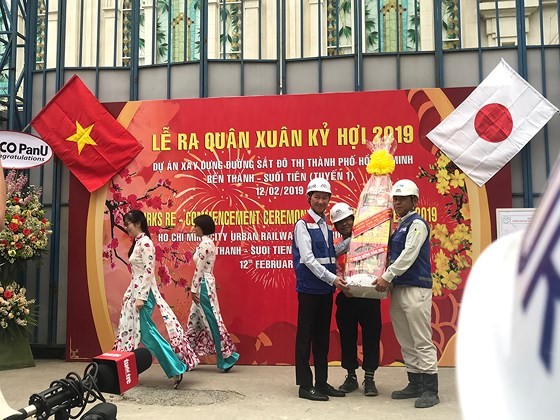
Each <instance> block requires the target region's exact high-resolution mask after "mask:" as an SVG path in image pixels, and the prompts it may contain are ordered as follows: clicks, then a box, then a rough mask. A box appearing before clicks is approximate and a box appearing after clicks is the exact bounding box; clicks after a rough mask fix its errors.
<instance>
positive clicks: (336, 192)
mask: <svg viewBox="0 0 560 420" xmlns="http://www.w3.org/2000/svg"><path fill="white" fill-rule="evenodd" d="M471 90H472V89H471V88H455V89H422V90H410V91H380V92H361V93H336V94H312V95H293V96H292V95H286V96H268V97H238V98H211V99H185V100H165V101H140V102H129V103H126V104H108V105H106V107H107V108H108V109H109V110H110V111H111V112H112V113H113V114H114V115H115V116H117V115H118V119H119V121H120V122H121V124H123V126H124V127H126V128H127V129H128V130H129V131H130V133H131V134H132V135H134V136H135V137H136V138H137V139H138V140H139V141H140V142H141V143H142V144H143V146H144V150H143V151H142V152H141V153H140V154H139V155H138V156H137V158H136V159H135V160H134V161H133V162H132V163H131V164H130V165H129V166H128V167H127V168H126V169H124V170H123V171H122V172H121V173H120V174H119V175H118V176H115V177H114V178H113V179H112V181H111V182H110V184H109V185H107V186H106V187H105V188H102V189H100V190H98V191H96V192H95V193H94V194H92V195H89V193H88V192H87V191H86V190H85V188H83V187H82V186H81V184H79V182H78V181H76V180H75V179H72V181H71V191H70V194H71V198H70V200H71V201H70V203H71V205H70V224H71V229H70V232H71V234H70V252H69V261H70V264H69V285H68V290H69V299H68V302H69V304H68V326H67V359H68V360H83V359H89V358H91V357H93V356H96V355H97V354H99V353H101V352H104V351H107V350H109V349H110V348H111V347H112V344H113V340H114V331H115V328H116V324H117V322H118V318H119V311H120V306H121V300H122V296H123V293H124V291H125V289H126V287H127V285H128V283H129V281H130V274H129V270H128V267H127V251H128V249H129V247H130V244H131V240H130V239H129V238H128V237H127V235H126V233H125V230H124V227H123V220H122V216H123V214H124V213H126V212H127V211H129V210H130V209H141V210H142V211H144V212H145V213H146V214H147V216H148V221H149V224H150V226H151V232H152V237H153V239H154V243H155V245H156V250H157V251H156V258H157V263H158V271H157V275H158V283H159V285H160V290H161V292H162V294H163V295H164V296H165V298H166V299H167V301H168V302H169V303H170V305H171V306H172V307H173V309H174V311H175V313H176V314H177V316H178V317H179V319H180V320H181V322H182V323H183V324H184V323H185V322H186V320H187V316H188V313H189V307H190V305H191V296H190V293H189V291H188V286H189V285H190V282H191V278H192V274H193V271H194V266H193V263H191V262H190V253H191V251H193V249H194V248H195V246H196V245H197V243H198V240H197V238H196V236H195V235H194V233H193V232H192V221H193V219H194V218H195V217H196V216H197V215H199V214H201V213H208V214H210V215H211V216H212V217H213V218H214V220H215V221H216V223H217V232H216V234H215V241H216V243H217V245H218V257H217V263H216V267H215V276H216V279H217V283H218V296H219V301H220V307H221V311H222V315H223V318H224V321H225V323H226V325H227V327H228V329H229V331H230V333H231V334H232V338H233V341H234V342H235V343H236V345H237V348H238V351H239V353H240V354H241V358H240V363H243V364H293V362H294V341H295V331H296V313H297V295H296V292H295V277H294V273H293V268H292V255H291V239H292V232H293V225H294V223H295V222H296V221H297V220H298V218H299V217H300V216H301V215H302V214H303V213H304V212H305V211H306V210H307V208H308V204H307V201H306V196H305V188H306V185H307V183H308V182H309V180H310V179H312V178H314V177H317V176H320V177H324V178H327V179H329V180H330V181H331V184H332V189H333V195H332V199H331V205H332V204H334V203H337V202H340V201H344V202H347V203H349V204H350V205H352V206H354V207H355V206H356V205H357V200H358V198H359V195H360V191H361V189H362V187H363V185H364V183H365V182H366V180H367V178H368V174H367V172H366V170H365V168H366V164H367V163H368V157H369V151H368V150H367V148H366V146H365V145H364V142H365V141H366V140H371V139H373V138H376V137H379V136H383V135H388V134H393V136H394V138H395V141H396V142H397V143H398V147H397V151H396V153H395V160H396V162H397V166H396V170H395V172H394V174H393V175H392V179H393V181H396V180H398V179H401V178H410V179H413V180H414V181H415V182H416V183H417V184H418V186H419V188H420V194H421V195H420V200H419V209H418V211H419V213H420V214H421V215H422V216H423V217H424V218H425V219H426V220H427V221H428V222H429V224H430V226H431V229H432V235H431V243H432V263H433V272H434V276H433V279H434V289H433V290H434V295H435V297H434V301H433V329H434V342H435V343H436V346H437V349H438V357H439V361H440V365H453V363H454V337H455V334H456V329H457V317H458V313H459V307H460V302H461V294H462V290H463V288H464V286H465V279H466V278H467V275H468V273H469V269H470V267H471V266H472V263H473V261H474V259H475V258H476V256H477V255H478V254H479V253H480V251H481V250H482V249H483V248H484V247H485V246H486V245H488V244H489V243H490V242H491V240H492V232H495V226H494V224H495V223H494V220H493V215H494V214H495V208H497V207H510V206H511V187H510V185H511V180H510V172H509V171H510V170H509V166H508V167H506V168H505V169H503V170H502V171H500V172H499V173H498V175H496V177H494V178H493V179H492V180H491V181H490V182H489V183H488V184H486V186H485V187H482V188H479V187H478V186H476V185H475V184H474V183H473V182H471V181H470V180H469V179H468V178H467V177H466V176H464V175H463V173H462V172H461V171H459V170H458V169H457V168H456V167H455V166H454V165H453V164H452V163H451V162H449V160H448V159H447V158H446V157H445V156H442V155H441V154H440V152H439V151H438V150H437V149H436V148H435V147H434V146H433V144H432V143H431V142H430V141H429V140H427V138H426V137H425V135H426V133H428V132H429V131H430V130H431V129H432V128H433V127H434V126H436V125H437V124H438V123H439V122H440V121H441V120H442V119H443V118H444V117H445V116H446V115H448V114H449V113H450V112H451V111H452V110H453V109H454V108H455V107H456V106H457V105H458V104H459V103H461V102H462V101H463V100H464V98H465V97H466V96H468V94H469V93H470V92H471ZM92 170H93V169H92ZM488 280H489V281H491V280H492V279H488ZM388 304H389V302H388V301H383V303H382V314H383V333H382V350H381V357H382V364H383V365H388V364H393V363H398V362H399V361H400V360H402V358H401V354H400V349H399V346H398V344H397V342H396V339H395V337H394V335H393V329H392V326H391V320H390V317H389V312H388V306H389V305H388ZM156 312H157V311H156ZM333 313H334V311H333ZM158 316H159V315H158ZM333 318H334V317H333ZM158 322H161V320H158ZM160 325H161V323H160ZM481 345H484V343H481ZM329 360H330V361H331V362H333V363H336V362H337V361H339V360H340V343H339V338H338V331H337V329H336V324H335V323H334V321H333V323H332V333H331V350H330V353H329ZM208 361H210V360H208Z"/></svg>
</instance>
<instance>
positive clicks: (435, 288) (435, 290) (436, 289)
mask: <svg viewBox="0 0 560 420" xmlns="http://www.w3.org/2000/svg"><path fill="white" fill-rule="evenodd" d="M441 289H442V287H441V283H440V282H439V280H437V279H435V280H434V282H433V283H432V294H433V295H434V296H441V295H442V294H443V292H442V291H441Z"/></svg>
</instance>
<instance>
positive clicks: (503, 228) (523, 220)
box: [496, 208, 535, 238]
mask: <svg viewBox="0 0 560 420" xmlns="http://www.w3.org/2000/svg"><path fill="white" fill-rule="evenodd" d="M534 213H535V209H534V208H533V209H527V208H520V209H496V227H497V234H498V238H500V237H502V236H505V235H507V234H510V233H513V232H518V231H520V230H525V229H527V228H528V227H529V224H530V223H531V220H532V219H533V214H534Z"/></svg>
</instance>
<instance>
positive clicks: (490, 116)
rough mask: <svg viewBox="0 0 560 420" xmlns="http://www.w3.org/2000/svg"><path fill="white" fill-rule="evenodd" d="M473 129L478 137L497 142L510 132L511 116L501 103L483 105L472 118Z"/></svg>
mask: <svg viewBox="0 0 560 420" xmlns="http://www.w3.org/2000/svg"><path fill="white" fill-rule="evenodd" d="M474 129H475V130H476V133H477V134H478V136H479V137H480V138H482V139H484V140H486V141H489V142H491V143H499V142H501V141H504V140H505V139H507V138H508V137H509V135H510V134H511V131H512V130H513V118H512V117H511V114H510V112H509V111H508V109H507V108H506V107H505V106H503V105H502V104H496V103H494V104H488V105H484V106H483V107H482V108H481V109H480V111H478V112H477V114H476V117H475V118H474Z"/></svg>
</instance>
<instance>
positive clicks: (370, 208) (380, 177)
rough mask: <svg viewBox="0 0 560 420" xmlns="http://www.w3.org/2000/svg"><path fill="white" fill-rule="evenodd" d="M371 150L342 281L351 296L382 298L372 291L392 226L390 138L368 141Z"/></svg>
mask: <svg viewBox="0 0 560 420" xmlns="http://www.w3.org/2000/svg"><path fill="white" fill-rule="evenodd" d="M367 145H368V147H369V148H370V150H371V151H372V153H371V155H370V161H369V163H368V165H367V172H368V173H369V174H370V178H369V180H368V181H367V183H366V185H365V186H364V188H363V190H362V192H361V194H360V200H359V202H358V208H357V209H356V216H355V220H354V229H353V230H352V239H351V241H350V247H349V249H348V254H347V257H346V271H345V279H346V282H347V284H348V286H349V287H350V293H352V295H353V296H354V297H365V298H371V299H384V298H386V297H387V292H383V293H380V292H378V291H377V290H375V287H374V285H373V282H374V280H375V279H376V278H379V277H381V275H382V274H383V273H384V272H385V268H386V267H387V251H388V244H389V236H390V235H391V225H392V208H393V206H392V199H391V188H392V182H391V177H390V175H391V173H392V172H393V171H394V169H395V160H394V159H393V153H394V151H395V149H396V144H395V142H394V141H393V137H392V136H390V137H385V138H380V139H378V140H373V141H371V142H369V143H368V144H367Z"/></svg>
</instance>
